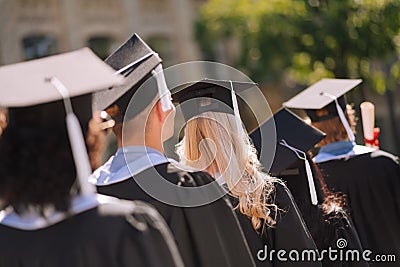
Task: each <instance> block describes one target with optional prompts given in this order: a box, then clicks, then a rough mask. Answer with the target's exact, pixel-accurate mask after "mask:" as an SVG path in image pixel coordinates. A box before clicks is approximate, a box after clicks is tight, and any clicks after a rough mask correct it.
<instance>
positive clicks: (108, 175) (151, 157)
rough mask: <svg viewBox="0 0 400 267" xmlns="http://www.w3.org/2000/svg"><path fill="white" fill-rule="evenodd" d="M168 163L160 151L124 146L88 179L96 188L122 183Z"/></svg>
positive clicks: (143, 147) (144, 147)
mask: <svg viewBox="0 0 400 267" xmlns="http://www.w3.org/2000/svg"><path fill="white" fill-rule="evenodd" d="M167 162H169V160H168V158H167V157H165V155H163V154H162V153H161V152H160V151H158V150H156V149H153V148H150V147H146V146H126V147H123V148H120V149H118V150H117V152H116V153H115V155H114V156H112V157H111V158H110V159H109V160H108V161H107V162H106V163H105V164H104V165H103V166H101V167H100V168H98V169H97V170H96V171H95V172H94V173H93V174H92V175H91V177H90V178H89V181H90V182H91V183H93V184H96V185H97V186H103V185H108V184H113V183H117V182H121V181H124V180H126V179H129V178H130V177H132V176H134V175H136V174H138V173H140V172H142V171H144V170H146V169H148V168H150V167H152V166H156V165H159V164H163V163H167Z"/></svg>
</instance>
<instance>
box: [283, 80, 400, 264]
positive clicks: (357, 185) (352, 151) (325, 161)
mask: <svg viewBox="0 0 400 267" xmlns="http://www.w3.org/2000/svg"><path fill="white" fill-rule="evenodd" d="M359 83H361V80H348V79H322V80H321V81H319V82H317V83H316V84H314V85H312V86H310V87H309V88H307V89H305V90H304V91H302V92H301V93H300V94H298V95H296V96H295V97H293V98H292V99H290V100H289V101H287V102H286V103H284V106H286V107H288V108H296V109H304V110H305V111H306V113H307V115H308V116H309V117H310V119H311V122H312V125H313V126H314V127H316V128H318V129H320V130H322V131H323V132H325V133H326V134H327V137H326V138H325V139H324V140H322V141H321V142H320V143H319V144H318V146H319V147H320V150H319V153H318V154H317V155H316V156H315V157H314V158H313V160H314V162H315V163H316V164H317V165H318V166H319V168H320V169H321V171H322V173H323V175H324V177H325V180H326V183H327V184H328V186H329V187H330V188H331V189H332V190H333V191H339V192H343V193H344V194H345V195H347V197H348V203H349V208H350V215H351V218H352V219H353V221H354V224H355V226H356V228H357V232H358V234H359V237H360V240H361V243H362V246H363V248H364V249H368V250H371V251H372V253H373V254H372V255H371V258H372V259H374V256H375V255H377V254H387V255H388V254H390V255H395V256H396V259H397V264H396V263H393V262H392V263H390V262H387V263H385V264H386V265H385V266H390V265H391V264H393V266H397V265H398V261H399V260H400V227H399V225H400V198H399V196H398V192H400V165H399V159H398V157H396V156H393V155H391V154H389V153H387V152H384V151H381V150H377V149H374V148H370V147H366V146H361V145H357V144H356V143H355V137H354V133H353V131H352V129H351V127H350V123H349V114H346V113H347V112H346V100H345V96H344V95H345V94H346V93H347V92H348V91H350V90H351V89H353V88H354V87H355V86H357V85H358V84H359ZM374 264H377V263H376V262H375V263H374V262H371V265H372V266H374Z"/></svg>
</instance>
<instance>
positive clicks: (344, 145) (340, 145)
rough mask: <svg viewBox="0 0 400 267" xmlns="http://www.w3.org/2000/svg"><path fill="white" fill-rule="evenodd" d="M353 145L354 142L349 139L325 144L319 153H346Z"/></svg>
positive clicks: (336, 154) (335, 154)
mask: <svg viewBox="0 0 400 267" xmlns="http://www.w3.org/2000/svg"><path fill="white" fill-rule="evenodd" d="M353 147H354V143H353V142H351V141H339V142H334V143H330V144H327V145H325V146H323V147H322V148H321V149H320V151H319V153H323V154H330V155H334V156H338V155H342V154H346V153H348V152H349V151H350V150H352V149H353Z"/></svg>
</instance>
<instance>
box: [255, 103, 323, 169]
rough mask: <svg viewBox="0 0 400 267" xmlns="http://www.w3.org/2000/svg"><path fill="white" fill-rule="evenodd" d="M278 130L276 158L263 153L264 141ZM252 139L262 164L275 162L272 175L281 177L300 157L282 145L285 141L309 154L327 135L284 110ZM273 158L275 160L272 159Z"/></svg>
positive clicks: (266, 123) (262, 126) (256, 131)
mask: <svg viewBox="0 0 400 267" xmlns="http://www.w3.org/2000/svg"><path fill="white" fill-rule="evenodd" d="M274 127H275V129H276V137H277V145H276V150H275V156H274V155H270V153H268V151H265V152H264V151H263V149H262V148H263V144H262V140H267V139H268V133H269V132H271V131H273V130H274ZM250 138H251V139H252V140H253V144H254V146H255V148H256V149H257V151H258V155H259V157H260V162H261V163H262V164H263V165H265V166H269V164H267V162H271V160H273V163H272V166H271V169H270V173H271V174H272V175H279V174H280V173H281V172H282V171H283V170H285V169H287V168H289V167H290V166H291V165H292V164H293V163H295V162H296V161H297V160H298V157H297V155H296V154H295V153H293V151H291V150H290V149H289V148H287V147H285V146H284V145H281V144H280V142H281V141H282V140H284V141H285V142H286V143H287V144H288V145H290V146H293V147H295V148H297V149H299V150H301V151H303V152H307V151H308V150H310V149H311V148H313V147H314V145H315V144H317V143H318V142H320V141H321V140H322V139H324V138H325V134H324V133H323V132H321V131H320V130H318V129H317V128H315V127H312V126H310V125H308V124H307V123H306V122H304V121H303V120H302V119H301V118H299V117H298V116H297V115H296V114H294V113H293V112H291V111H289V110H287V109H285V108H282V109H281V110H279V111H278V112H277V113H275V114H274V116H273V117H271V118H270V119H269V120H267V121H266V122H264V123H263V124H262V125H261V126H260V127H258V128H257V129H255V130H253V131H252V132H251V133H250ZM273 156H274V157H273ZM272 157H273V158H272Z"/></svg>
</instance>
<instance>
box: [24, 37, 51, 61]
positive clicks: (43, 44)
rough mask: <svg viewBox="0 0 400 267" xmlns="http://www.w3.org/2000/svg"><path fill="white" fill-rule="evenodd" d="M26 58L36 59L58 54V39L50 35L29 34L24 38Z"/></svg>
mask: <svg viewBox="0 0 400 267" xmlns="http://www.w3.org/2000/svg"><path fill="white" fill-rule="evenodd" d="M22 48H23V52H24V60H30V59H36V58H41V57H46V56H51V55H54V54H56V53H57V52H58V51H57V50H58V49H57V41H56V40H55V38H53V37H50V36H44V35H39V36H29V37H26V38H24V39H23V40H22Z"/></svg>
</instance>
